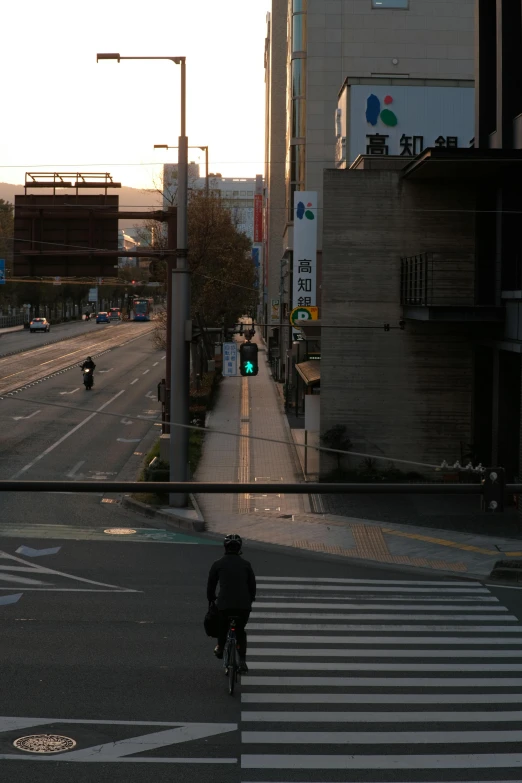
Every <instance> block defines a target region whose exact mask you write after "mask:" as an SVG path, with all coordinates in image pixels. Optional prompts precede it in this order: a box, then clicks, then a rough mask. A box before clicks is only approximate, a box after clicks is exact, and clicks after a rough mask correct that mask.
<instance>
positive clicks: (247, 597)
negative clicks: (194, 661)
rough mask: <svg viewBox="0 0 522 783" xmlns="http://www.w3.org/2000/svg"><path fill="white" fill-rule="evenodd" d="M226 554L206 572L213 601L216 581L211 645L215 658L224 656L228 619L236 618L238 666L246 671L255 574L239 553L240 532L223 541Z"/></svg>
mask: <svg viewBox="0 0 522 783" xmlns="http://www.w3.org/2000/svg"><path fill="white" fill-rule="evenodd" d="M223 544H224V546H225V555H224V557H222V558H221V559H220V560H216V562H215V563H214V564H213V565H212V567H211V569H210V573H209V575H208V583H207V600H208V601H209V603H213V602H214V601H216V587H217V585H218V583H219V595H218V597H217V601H216V606H217V609H218V613H219V614H218V643H217V645H216V647H215V649H214V655H215V656H216V658H223V649H224V647H225V642H226V639H227V633H228V628H229V620H230V618H231V617H235V618H236V622H237V625H236V634H237V649H238V655H239V670H240V671H241V672H243V673H246V672H247V671H248V667H247V665H246V650H247V636H246V631H245V625H246V624H247V622H248V618H249V616H250V610H251V609H252V602H253V601H255V599H256V577H255V575H254V571H253V569H252V566H251V565H250V563H249V562H248V560H243V558H242V557H241V554H242V552H241V547H242V545H243V541H242V540H241V536H238V535H236V534H235V533H232V534H231V535H228V536H226V538H225V540H224V542H223Z"/></svg>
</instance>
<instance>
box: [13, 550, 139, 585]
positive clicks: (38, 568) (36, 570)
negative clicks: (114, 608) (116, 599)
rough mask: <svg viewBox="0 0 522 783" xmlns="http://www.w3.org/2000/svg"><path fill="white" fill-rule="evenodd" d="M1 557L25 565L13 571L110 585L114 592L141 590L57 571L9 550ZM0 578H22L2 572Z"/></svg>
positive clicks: (90, 583)
mask: <svg viewBox="0 0 522 783" xmlns="http://www.w3.org/2000/svg"><path fill="white" fill-rule="evenodd" d="M0 558H1V559H2V560H10V561H14V562H15V563H21V564H22V566H25V567H24V568H20V566H19V565H13V566H11V568H10V570H11V571H17V570H20V571H21V570H23V571H27V572H29V573H33V574H35V575H37V576H42V575H44V574H45V575H49V576H59V577H64V578H65V579H68V580H70V581H73V582H82V583H83V584H88V585H94V586H95V587H108V588H111V591H112V592H113V591H117V592H121V593H137V592H140V591H139V590H132V589H131V588H128V587H119V586H117V585H111V584H107V583H106V582H95V581H94V580H93V579H85V578H84V577H81V576H73V575H72V574H67V573H64V572H63V571H56V570H55V569H54V568H47V567H46V566H44V565H40V564H37V563H30V562H28V561H27V560H23V559H22V558H21V557H16V555H10V554H8V552H3V551H0ZM8 569H9V566H5V565H3V566H2V570H3V571H7V570H8ZM0 579H3V580H4V581H5V580H7V579H14V580H15V581H20V579H21V578H20V577H16V576H13V575H12V574H7V573H6V574H5V575H4V574H1V573H0ZM24 581H27V582H29V581H31V580H24ZM33 583H34V584H45V582H41V581H35V580H34V581H33ZM52 584H53V583H52V582H51V585H52ZM4 589H7V590H9V589H10V588H3V587H0V590H4ZM28 589H30V590H32V589H35V590H51V591H54V590H55V588H54V587H43V588H41V587H40V588H39V587H36V588H28ZM65 589H66V590H67V591H71V592H74V591H75V588H65ZM63 591H64V588H62V590H61V591H60V592H63Z"/></svg>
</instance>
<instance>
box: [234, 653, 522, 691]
mask: <svg viewBox="0 0 522 783" xmlns="http://www.w3.org/2000/svg"><path fill="white" fill-rule="evenodd" d="M277 655H281V656H283V657H288V658H293V657H297V658H466V659H467V658H520V656H522V650H520V651H519V650H484V648H483V647H481V649H480V650H440V649H439V648H437V649H424V650H396V649H393V650H389V649H388V648H386V647H385V648H384V649H382V650H374V649H368V650H366V649H364V650H361V648H360V647H355V648H353V647H352V648H351V649H349V650H347V649H346V648H343V649H342V650H339V649H331V648H330V647H328V648H324V647H323V648H322V649H310V648H303V647H299V648H294V647H277V648H274V647H252V646H250V647H249V648H248V656H249V658H252V657H253V658H255V657H260V656H262V657H265V656H267V657H271V656H274V657H275V656H277ZM318 666H321V664H318ZM521 698H522V696H521Z"/></svg>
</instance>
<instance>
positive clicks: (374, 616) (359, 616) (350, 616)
mask: <svg viewBox="0 0 522 783" xmlns="http://www.w3.org/2000/svg"><path fill="white" fill-rule="evenodd" d="M252 617H265V618H271V619H276V620H277V619H278V618H280V619H283V620H289V619H297V620H303V619H306V620H320V619H321V618H324V619H325V620H466V621H467V622H473V621H475V620H491V621H493V622H496V621H497V620H501V622H513V623H518V618H517V617H514V616H513V615H512V614H502V615H501V616H499V617H494V616H493V615H491V614H489V615H487V614H475V615H473V616H472V617H470V615H469V614H426V613H425V612H424V613H423V614H392V613H390V612H386V613H383V614H379V613H371V614H367V613H366V612H364V611H363V612H360V613H359V612H348V613H347V614H334V615H324V614H322V613H321V614H306V615H305V614H296V613H295V612H294V613H288V614H286V613H284V612H279V613H278V612H255V613H252ZM301 627H302V626H301Z"/></svg>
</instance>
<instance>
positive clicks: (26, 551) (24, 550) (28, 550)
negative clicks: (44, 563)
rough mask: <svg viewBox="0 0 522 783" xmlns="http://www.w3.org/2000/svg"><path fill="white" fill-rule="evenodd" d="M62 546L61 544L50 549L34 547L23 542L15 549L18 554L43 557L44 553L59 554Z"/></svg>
mask: <svg viewBox="0 0 522 783" xmlns="http://www.w3.org/2000/svg"><path fill="white" fill-rule="evenodd" d="M61 548H62V547H61V546H53V547H50V548H49V549H33V548H32V547H30V546H25V544H22V545H21V546H19V547H18V549H17V550H15V551H16V554H17V555H25V557H43V556H44V555H57V554H58V552H59V551H60V549H61Z"/></svg>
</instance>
